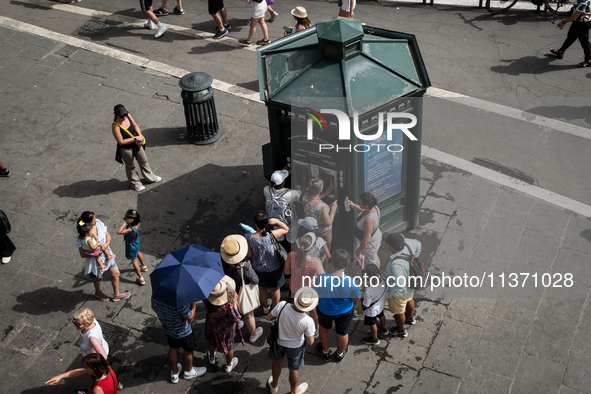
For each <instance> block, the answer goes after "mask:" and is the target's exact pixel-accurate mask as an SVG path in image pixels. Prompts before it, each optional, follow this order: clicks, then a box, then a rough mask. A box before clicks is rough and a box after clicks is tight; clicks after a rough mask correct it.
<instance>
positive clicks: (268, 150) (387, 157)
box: [257, 17, 430, 250]
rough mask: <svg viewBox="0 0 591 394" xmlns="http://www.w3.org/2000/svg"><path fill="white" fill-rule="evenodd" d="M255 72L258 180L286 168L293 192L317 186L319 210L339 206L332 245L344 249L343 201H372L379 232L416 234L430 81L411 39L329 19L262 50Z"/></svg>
mask: <svg viewBox="0 0 591 394" xmlns="http://www.w3.org/2000/svg"><path fill="white" fill-rule="evenodd" d="M257 63H258V70H259V90H260V95H261V100H263V101H264V102H265V104H266V106H267V109H268V117H269V132H270V143H269V144H266V145H264V146H263V162H264V172H265V176H267V177H269V176H270V174H271V173H272V172H273V171H274V170H276V169H279V168H282V167H283V166H285V165H286V164H287V165H289V166H290V167H291V170H292V175H291V177H290V178H288V179H290V181H291V187H292V188H295V189H301V188H302V187H304V185H305V182H306V181H307V180H309V179H310V178H312V177H319V178H321V179H323V180H324V187H325V190H326V189H327V186H328V187H330V190H327V191H328V192H329V193H327V195H326V197H325V198H324V201H325V202H327V203H330V202H332V201H334V200H335V199H336V200H337V201H338V204H339V209H338V213H337V215H336V217H335V222H334V223H333V239H335V238H336V239H338V240H339V242H338V244H339V245H340V246H345V247H346V249H349V250H350V249H351V245H353V227H354V226H355V224H356V217H357V214H356V211H354V210H351V211H350V212H346V211H345V209H344V200H345V198H346V197H348V198H349V199H350V200H352V201H353V202H355V203H356V202H357V199H358V196H359V194H360V193H362V192H364V191H369V192H372V193H373V194H374V195H375V196H376V197H377V198H378V201H379V203H378V206H379V208H380V211H381V221H380V228H381V230H382V231H403V230H406V229H411V228H413V227H414V226H416V225H417V224H418V217H419V185H420V160H421V135H422V130H421V127H422V111H423V107H422V97H423V95H424V94H425V92H426V90H427V88H428V87H429V86H430V81H429V77H428V75H427V71H426V69H425V65H424V63H423V59H422V57H421V53H420V51H419V48H418V44H417V41H416V39H415V37H414V36H413V35H410V34H404V33H399V32H394V31H389V30H384V29H377V28H373V27H369V26H362V25H361V23H360V22H359V21H358V20H351V19H345V18H339V17H334V18H331V19H329V20H326V21H324V22H321V23H318V24H317V25H316V26H313V27H311V28H308V29H305V30H303V31H301V32H299V33H296V34H292V35H290V36H287V37H284V38H282V39H280V40H278V41H274V42H273V43H271V44H269V45H265V46H264V47H262V48H259V49H258V50H257ZM415 121H416V124H415V123H414V122H415ZM397 124H398V125H397ZM400 124H402V125H400ZM411 126H412V127H411ZM405 129H406V131H407V132H408V133H406V132H405V131H404V130H405ZM380 130H381V131H382V132H381V133H380ZM408 134H410V136H409V135H408ZM411 136H412V137H414V140H413V139H411ZM327 183H328V185H327ZM331 186H332V187H331ZM347 246H348V247H347Z"/></svg>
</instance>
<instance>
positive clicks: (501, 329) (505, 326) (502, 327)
mask: <svg viewBox="0 0 591 394" xmlns="http://www.w3.org/2000/svg"><path fill="white" fill-rule="evenodd" d="M529 330H530V328H529V327H528V326H526V325H523V324H519V323H517V322H515V321H512V320H505V319H499V318H497V317H494V316H490V317H489V318H488V320H487V321H486V327H485V328H484V332H483V333H482V338H485V339H489V340H491V341H493V342H503V343H508V344H510V345H511V346H513V347H516V348H520V349H521V348H523V347H524V346H525V343H526V341H527V336H528V335H529Z"/></svg>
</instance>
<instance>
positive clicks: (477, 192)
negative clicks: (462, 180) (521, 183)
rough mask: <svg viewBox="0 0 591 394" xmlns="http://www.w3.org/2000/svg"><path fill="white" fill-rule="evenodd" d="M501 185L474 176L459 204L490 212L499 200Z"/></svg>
mask: <svg viewBox="0 0 591 394" xmlns="http://www.w3.org/2000/svg"><path fill="white" fill-rule="evenodd" d="M499 192H500V188H499V186H497V185H495V184H492V183H490V182H487V181H485V180H483V179H482V178H479V177H472V178H471V179H470V185H469V186H468V187H467V188H466V191H465V192H464V194H463V195H462V197H461V198H460V200H459V202H458V205H459V206H461V207H463V208H468V209H472V210H475V211H479V212H485V213H490V212H491V211H492V210H493V208H494V206H495V202H496V201H497V197H498V195H499Z"/></svg>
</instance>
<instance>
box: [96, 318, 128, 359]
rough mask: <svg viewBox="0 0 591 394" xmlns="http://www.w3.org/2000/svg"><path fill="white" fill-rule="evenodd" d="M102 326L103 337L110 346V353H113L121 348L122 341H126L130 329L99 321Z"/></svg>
mask: <svg viewBox="0 0 591 394" xmlns="http://www.w3.org/2000/svg"><path fill="white" fill-rule="evenodd" d="M97 321H98V322H99V324H100V325H101V330H103V337H104V338H105V341H107V343H108V344H109V352H110V353H111V352H113V350H115V349H116V348H117V346H119V344H120V343H121V341H123V340H124V339H125V337H126V336H127V333H128V332H129V329H128V328H125V327H119V326H116V325H114V324H112V323H108V322H106V321H103V320H97Z"/></svg>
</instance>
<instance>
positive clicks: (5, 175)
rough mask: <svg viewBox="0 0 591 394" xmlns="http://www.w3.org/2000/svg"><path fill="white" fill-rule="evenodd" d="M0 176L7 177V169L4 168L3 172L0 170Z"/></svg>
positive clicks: (8, 173) (8, 174)
mask: <svg viewBox="0 0 591 394" xmlns="http://www.w3.org/2000/svg"><path fill="white" fill-rule="evenodd" d="M0 176H3V177H9V176H10V171H8V168H4V169H3V170H0Z"/></svg>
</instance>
